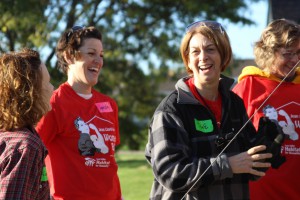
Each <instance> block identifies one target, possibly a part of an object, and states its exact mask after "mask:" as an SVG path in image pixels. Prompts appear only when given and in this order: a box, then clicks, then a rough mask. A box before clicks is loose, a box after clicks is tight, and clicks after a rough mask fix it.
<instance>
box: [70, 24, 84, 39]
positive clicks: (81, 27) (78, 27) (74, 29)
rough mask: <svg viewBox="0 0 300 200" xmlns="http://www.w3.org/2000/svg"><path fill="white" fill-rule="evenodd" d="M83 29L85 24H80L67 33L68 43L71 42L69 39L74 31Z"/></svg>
mask: <svg viewBox="0 0 300 200" xmlns="http://www.w3.org/2000/svg"><path fill="white" fill-rule="evenodd" d="M83 29H85V26H80V25H75V26H73V27H72V28H71V29H70V31H69V32H68V34H67V43H68V42H69V39H70V37H71V35H72V34H73V33H74V32H76V31H79V30H83Z"/></svg>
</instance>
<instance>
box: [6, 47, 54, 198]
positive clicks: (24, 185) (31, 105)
mask: <svg viewBox="0 0 300 200" xmlns="http://www.w3.org/2000/svg"><path fill="white" fill-rule="evenodd" d="M52 92H53V86H52V84H51V83H50V76H49V73H48V70H47V68H46V66H45V64H44V63H42V62H41V59H40V55H39V53H38V52H36V51H34V50H31V49H27V48H26V49H23V50H21V51H20V52H10V53H4V54H2V55H1V57H0V96H1V98H0V199H14V200H16V199H22V200H26V199H43V200H44V199H49V198H50V192H49V186H48V180H47V174H46V170H45V163H44V159H45V157H46V155H47V150H46V148H45V146H44V145H43V143H42V141H41V139H40V137H39V136H38V134H37V132H36V131H35V128H34V126H35V125H36V124H37V122H38V121H39V120H40V118H41V117H42V116H43V115H44V114H46V113H47V112H48V111H49V110H50V109H51V106H50V97H51V95H52Z"/></svg>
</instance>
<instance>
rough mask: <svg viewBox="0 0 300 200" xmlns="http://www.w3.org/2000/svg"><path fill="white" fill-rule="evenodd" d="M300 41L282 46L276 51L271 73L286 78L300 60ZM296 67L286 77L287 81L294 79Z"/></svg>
mask: <svg viewBox="0 0 300 200" xmlns="http://www.w3.org/2000/svg"><path fill="white" fill-rule="evenodd" d="M299 52H300V41H299V42H298V44H297V45H295V46H293V47H291V48H289V49H284V48H281V49H279V50H278V51H277V52H275V60H274V62H273V66H272V69H271V73H272V74H273V75H275V76H276V77H278V78H280V79H282V78H284V77H285V76H286V75H287V74H288V73H289V72H290V71H291V70H292V68H293V67H294V66H295V65H296V63H297V62H298V61H299V59H300V56H299ZM295 71H296V69H294V70H293V71H292V72H291V73H290V74H289V75H288V77H287V78H286V80H287V81H290V80H293V78H294V77H295V73H296V72H295Z"/></svg>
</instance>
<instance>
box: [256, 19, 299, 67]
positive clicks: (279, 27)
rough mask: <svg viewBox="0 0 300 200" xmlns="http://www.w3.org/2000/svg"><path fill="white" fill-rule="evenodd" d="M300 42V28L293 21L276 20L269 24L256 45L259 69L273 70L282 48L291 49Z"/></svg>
mask: <svg viewBox="0 0 300 200" xmlns="http://www.w3.org/2000/svg"><path fill="white" fill-rule="evenodd" d="M299 40H300V26H299V25H298V24H297V23H296V22H294V21H291V20H287V19H276V20H274V21H272V22H270V23H269V25H268V26H267V27H266V28H265V29H264V31H263V32H262V34H261V37H260V39H259V40H258V41H257V42H256V43H255V46H254V55H255V61H256V64H257V65H258V67H260V68H262V69H265V70H267V71H270V70H271V67H272V64H273V62H274V60H275V59H276V54H275V53H276V52H277V51H278V49H280V48H289V47H292V46H294V45H295V44H297V43H298V42H299Z"/></svg>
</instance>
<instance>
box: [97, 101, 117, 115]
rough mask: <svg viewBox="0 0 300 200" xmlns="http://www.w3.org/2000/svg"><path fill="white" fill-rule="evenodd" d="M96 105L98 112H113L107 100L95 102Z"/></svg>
mask: <svg viewBox="0 0 300 200" xmlns="http://www.w3.org/2000/svg"><path fill="white" fill-rule="evenodd" d="M96 106H97V108H98V110H99V112H100V113H106V112H113V109H112V107H111V105H110V103H109V102H100V103H96Z"/></svg>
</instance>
